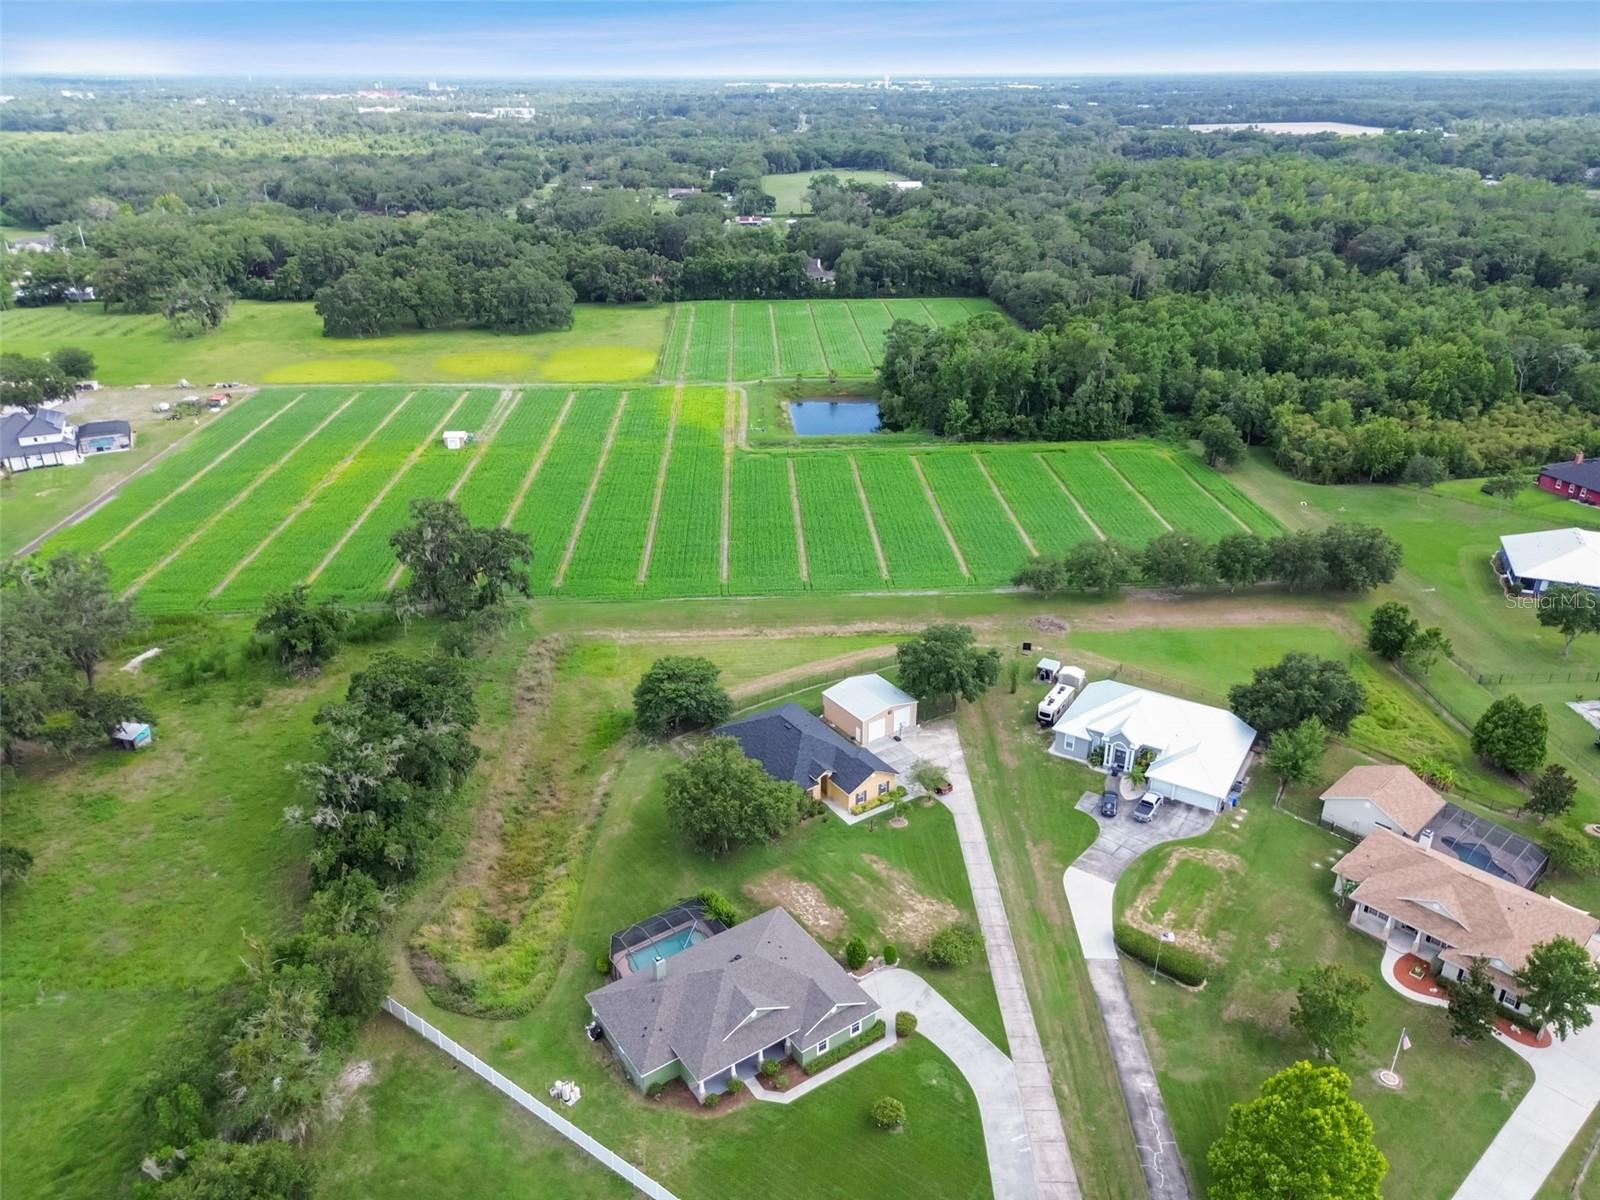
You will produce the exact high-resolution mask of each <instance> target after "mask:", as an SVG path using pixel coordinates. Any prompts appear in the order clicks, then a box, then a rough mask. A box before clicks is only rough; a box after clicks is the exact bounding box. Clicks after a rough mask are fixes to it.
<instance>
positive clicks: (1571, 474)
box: [1539, 450, 1600, 507]
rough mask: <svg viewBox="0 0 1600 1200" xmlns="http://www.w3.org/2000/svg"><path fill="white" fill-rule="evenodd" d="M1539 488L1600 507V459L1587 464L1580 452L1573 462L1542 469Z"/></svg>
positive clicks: (1555, 464) (1554, 464) (1550, 465)
mask: <svg viewBox="0 0 1600 1200" xmlns="http://www.w3.org/2000/svg"><path fill="white" fill-rule="evenodd" d="M1539 486H1540V487H1541V488H1542V489H1544V490H1545V491H1547V492H1550V493H1551V494H1552V495H1556V496H1565V497H1566V498H1567V499H1568V500H1577V501H1578V502H1580V503H1582V504H1593V505H1595V506H1596V507H1600V459H1591V460H1589V461H1587V462H1586V461H1584V457H1583V452H1582V451H1581V450H1580V451H1579V452H1578V454H1577V455H1576V456H1575V457H1574V458H1573V460H1572V461H1571V462H1558V463H1550V464H1549V465H1547V466H1543V467H1540V468H1539Z"/></svg>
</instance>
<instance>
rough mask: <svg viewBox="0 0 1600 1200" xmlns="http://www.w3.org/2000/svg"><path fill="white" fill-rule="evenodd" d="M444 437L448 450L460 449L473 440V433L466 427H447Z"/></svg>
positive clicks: (445, 446)
mask: <svg viewBox="0 0 1600 1200" xmlns="http://www.w3.org/2000/svg"><path fill="white" fill-rule="evenodd" d="M443 439H444V448H445V449H446V450H459V449H461V447H463V446H465V445H466V444H467V443H468V442H470V441H472V435H471V434H470V433H468V432H467V431H466V430H464V429H446V430H445V431H444V434H443Z"/></svg>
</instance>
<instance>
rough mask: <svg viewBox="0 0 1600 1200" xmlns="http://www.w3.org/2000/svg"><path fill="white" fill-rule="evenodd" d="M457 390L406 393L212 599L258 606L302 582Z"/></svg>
mask: <svg viewBox="0 0 1600 1200" xmlns="http://www.w3.org/2000/svg"><path fill="white" fill-rule="evenodd" d="M457 395H459V393H458V392H454V391H452V392H443V391H440V392H437V393H430V392H426V391H421V392H416V393H402V395H401V401H403V402H400V401H397V402H396V403H398V404H399V408H398V411H395V412H394V415H393V416H391V417H390V418H389V420H388V422H387V423H386V424H384V425H383V426H382V428H380V429H378V430H377V431H376V432H375V433H373V434H372V440H371V441H370V442H368V443H367V444H366V447H365V448H364V449H363V450H362V451H361V454H360V456H359V457H358V458H356V459H355V460H354V461H353V462H351V463H350V464H349V465H348V466H346V467H345V468H344V469H343V470H341V471H340V472H339V474H338V476H337V477H336V478H335V479H334V481H333V482H332V483H330V484H329V485H328V486H327V487H326V488H325V489H323V490H322V491H321V492H319V493H318V494H317V496H316V498H315V499H314V500H312V502H311V504H310V506H309V507H308V508H306V510H305V511H304V512H302V513H300V515H299V516H297V517H295V518H294V520H292V521H291V522H290V523H289V524H288V526H287V527H285V529H284V531H283V532H282V533H280V534H279V535H278V536H277V538H275V539H274V540H273V542H272V544H271V545H269V546H268V547H267V548H266V549H265V550H263V551H262V552H261V553H260V554H259V555H258V556H257V557H256V558H255V559H254V560H253V561H252V562H250V563H249V564H248V565H247V566H246V567H245V568H244V570H242V571H240V572H239V574H238V575H236V576H235V577H234V578H233V580H232V581H231V582H230V583H229V584H228V586H227V587H225V588H224V589H223V590H222V594H221V595H220V596H218V597H217V599H216V600H215V601H213V605H214V606H215V607H217V608H220V609H224V610H229V611H232V610H242V609H249V608H253V607H255V606H256V605H258V604H260V603H261V600H262V599H263V597H265V596H266V595H267V593H269V592H275V591H281V590H283V589H285V588H288V587H291V586H293V585H294V584H296V583H300V582H303V581H304V580H305V579H306V577H307V576H308V575H310V574H311V572H312V571H314V570H315V569H316V568H317V566H318V564H320V563H321V562H322V560H323V559H324V558H325V557H326V556H327V554H328V551H329V550H331V549H332V548H333V546H334V545H335V544H336V543H337V542H338V540H339V538H340V537H342V536H343V534H344V532H345V531H346V530H347V529H349V528H350V527H351V526H352V525H353V524H354V523H355V521H356V520H357V519H358V518H359V517H360V515H361V513H362V512H363V511H364V510H365V509H366V507H367V504H368V503H369V502H370V501H371V500H372V498H373V497H374V496H376V495H377V494H378V492H379V491H380V490H381V489H382V487H383V485H384V484H385V483H387V482H388V481H389V480H390V479H392V478H393V477H394V474H395V472H396V471H398V470H399V469H400V464H401V463H402V462H404V461H405V457H406V455H408V454H410V453H411V451H413V450H415V449H416V448H417V447H418V446H420V445H422V443H423V441H424V440H425V439H426V438H427V436H428V433H429V431H430V430H431V429H432V428H433V427H434V425H435V424H436V423H437V422H438V420H439V418H440V417H441V416H442V415H443V414H444V412H445V411H446V409H447V408H448V407H449V405H450V404H451V403H453V402H454V400H455V397H456V396H457ZM407 397H409V398H407Z"/></svg>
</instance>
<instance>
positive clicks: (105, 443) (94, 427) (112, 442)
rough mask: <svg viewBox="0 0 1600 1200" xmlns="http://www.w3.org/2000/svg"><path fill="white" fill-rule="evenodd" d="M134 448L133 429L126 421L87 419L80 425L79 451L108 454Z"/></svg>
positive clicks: (87, 453) (83, 454)
mask: <svg viewBox="0 0 1600 1200" xmlns="http://www.w3.org/2000/svg"><path fill="white" fill-rule="evenodd" d="M132 448H133V429H132V427H130V426H129V424H128V423H127V422H126V421H85V422H84V423H83V424H82V425H79V426H78V453H79V454H80V455H82V456H83V457H84V458H88V457H89V455H91V454H106V453H108V452H111V451H116V450H130V449H132Z"/></svg>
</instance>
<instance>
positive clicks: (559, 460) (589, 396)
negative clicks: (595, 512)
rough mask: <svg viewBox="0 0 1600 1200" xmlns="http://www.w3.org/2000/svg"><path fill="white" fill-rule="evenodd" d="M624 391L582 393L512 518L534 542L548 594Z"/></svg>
mask: <svg viewBox="0 0 1600 1200" xmlns="http://www.w3.org/2000/svg"><path fill="white" fill-rule="evenodd" d="M621 399H622V393H621V392H619V391H617V390H615V389H614V388H592V389H588V390H585V391H581V392H579V393H578V396H577V399H575V400H574V401H573V402H572V409H571V411H570V412H568V414H567V419H566V420H565V421H564V422H563V423H562V425H561V432H560V433H558V434H556V440H555V442H554V443H552V444H551V446H550V454H549V456H548V457H546V458H545V460H544V465H543V466H541V467H540V468H539V474H538V475H536V476H535V477H534V480H533V483H532V485H531V486H530V487H529V488H528V494H527V496H526V497H525V498H524V500H523V502H522V507H521V508H520V509H518V510H517V514H516V516H514V517H513V518H512V519H511V528H513V529H515V530H517V531H518V532H520V533H525V534H527V535H528V537H529V540H531V541H532V543H533V570H532V571H531V572H529V578H530V579H531V581H532V583H533V586H534V588H535V589H538V590H541V591H543V590H546V589H548V588H549V587H550V584H551V582H552V581H553V580H554V579H555V577H556V571H557V570H558V569H559V568H560V566H561V559H562V556H563V555H565V554H566V552H567V540H568V539H569V538H570V537H571V536H572V526H573V523H574V522H575V521H576V520H577V518H578V510H579V508H581V507H582V505H583V497H584V494H585V493H586V492H587V491H588V490H589V483H590V481H591V480H592V479H593V478H594V468H595V464H596V463H597V462H599V461H600V449H601V447H602V446H603V445H604V444H605V439H606V431H607V430H608V429H610V428H611V421H612V418H613V417H614V416H615V415H616V412H617V405H618V404H619V403H621Z"/></svg>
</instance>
